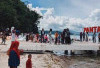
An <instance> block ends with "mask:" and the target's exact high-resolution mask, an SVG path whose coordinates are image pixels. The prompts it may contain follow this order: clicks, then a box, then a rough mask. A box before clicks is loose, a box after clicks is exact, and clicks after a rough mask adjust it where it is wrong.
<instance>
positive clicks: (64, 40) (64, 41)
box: [63, 29, 66, 44]
mask: <svg viewBox="0 0 100 68" xmlns="http://www.w3.org/2000/svg"><path fill="white" fill-rule="evenodd" d="M65 33H66V29H64V30H63V44H65V43H66V38H65Z"/></svg>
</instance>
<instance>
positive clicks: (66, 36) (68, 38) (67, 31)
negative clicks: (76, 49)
mask: <svg viewBox="0 0 100 68" xmlns="http://www.w3.org/2000/svg"><path fill="white" fill-rule="evenodd" d="M65 38H66V44H71V39H70V31H69V29H68V28H67V29H66V33H65Z"/></svg>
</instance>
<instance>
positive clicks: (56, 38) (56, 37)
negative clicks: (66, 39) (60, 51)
mask: <svg viewBox="0 0 100 68" xmlns="http://www.w3.org/2000/svg"><path fill="white" fill-rule="evenodd" d="M58 35H59V34H58V31H56V33H55V44H57V42H58Z"/></svg>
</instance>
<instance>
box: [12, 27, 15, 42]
mask: <svg viewBox="0 0 100 68" xmlns="http://www.w3.org/2000/svg"><path fill="white" fill-rule="evenodd" d="M15 38H16V30H15V27H11V41H15Z"/></svg>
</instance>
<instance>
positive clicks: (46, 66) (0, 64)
mask: <svg viewBox="0 0 100 68" xmlns="http://www.w3.org/2000/svg"><path fill="white" fill-rule="evenodd" d="M20 42H21V43H24V42H25V41H20ZM10 43H11V42H10V40H7V42H6V45H0V68H9V67H8V55H6V51H7V49H8V48H9V47H10ZM27 43H30V42H27ZM27 56H28V53H24V54H23V55H21V61H20V66H19V67H18V68H25V66H26V65H25V64H26V60H27ZM32 67H33V68H100V57H95V56H92V57H91V56H88V57H86V56H85V57H83V56H70V57H68V56H57V55H54V54H51V53H44V54H32Z"/></svg>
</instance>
